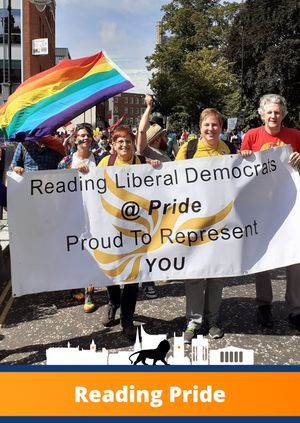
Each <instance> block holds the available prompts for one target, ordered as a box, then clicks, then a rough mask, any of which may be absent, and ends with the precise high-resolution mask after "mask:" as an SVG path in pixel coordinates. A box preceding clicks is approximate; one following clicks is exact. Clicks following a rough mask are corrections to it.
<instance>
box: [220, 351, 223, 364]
mask: <svg viewBox="0 0 300 423" xmlns="http://www.w3.org/2000/svg"><path fill="white" fill-rule="evenodd" d="M220 362H221V363H224V351H221V354H220Z"/></svg>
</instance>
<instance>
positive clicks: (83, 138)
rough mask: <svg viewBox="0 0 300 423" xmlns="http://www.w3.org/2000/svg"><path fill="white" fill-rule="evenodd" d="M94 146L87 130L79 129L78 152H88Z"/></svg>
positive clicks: (77, 135)
mask: <svg viewBox="0 0 300 423" xmlns="http://www.w3.org/2000/svg"><path fill="white" fill-rule="evenodd" d="M91 144H92V136H91V134H90V133H89V132H88V131H87V130H86V129H79V130H78V131H77V134H76V145H77V151H78V152H79V153H80V152H86V151H88V150H89V149H90V146H91Z"/></svg>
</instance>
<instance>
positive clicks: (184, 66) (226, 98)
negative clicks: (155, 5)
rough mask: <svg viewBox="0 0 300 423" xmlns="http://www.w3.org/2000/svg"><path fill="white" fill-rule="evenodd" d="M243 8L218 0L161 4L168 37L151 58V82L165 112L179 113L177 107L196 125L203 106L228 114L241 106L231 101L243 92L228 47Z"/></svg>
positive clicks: (159, 107) (160, 108)
mask: <svg viewBox="0 0 300 423" xmlns="http://www.w3.org/2000/svg"><path fill="white" fill-rule="evenodd" d="M239 7H240V5H239V4H238V3H224V4H223V3H221V2H220V0H173V1H171V2H170V3H169V4H168V5H166V6H163V10H164V12H165V14H164V17H163V21H162V25H163V28H164V31H165V32H166V34H167V35H168V38H167V40H166V42H165V43H164V44H163V45H158V46H157V47H156V49H155V51H154V53H153V54H152V55H151V56H150V57H148V58H147V61H148V69H149V70H152V78H151V80H150V82H149V85H150V87H151V89H152V91H153V93H154V95H155V99H156V104H157V107H158V109H159V111H160V112H161V113H162V114H164V115H165V116H166V115H171V114H173V116H174V113H175V116H176V112H177V110H178V108H179V109H180V110H182V111H184V112H185V114H187V115H188V116H189V120H190V125H193V124H197V123H198V120H199V113H200V111H201V110H202V109H203V108H205V107H217V108H219V109H220V111H223V110H226V111H227V112H228V113H229V114H230V115H232V114H233V113H235V112H236V111H237V110H238V107H237V106H236V105H235V104H233V102H234V100H233V99H236V98H238V95H239V94H238V93H239V84H238V79H237V78H236V76H235V75H234V74H233V73H232V70H231V67H232V64H231V62H230V61H229V60H228V59H227V58H225V56H224V50H225V47H226V46H227V39H228V36H229V33H230V32H229V25H230V23H231V22H232V21H233V19H234V17H235V16H236V14H237V12H238V10H239ZM229 105H231V106H232V107H233V108H232V110H229ZM182 126H183V125H182Z"/></svg>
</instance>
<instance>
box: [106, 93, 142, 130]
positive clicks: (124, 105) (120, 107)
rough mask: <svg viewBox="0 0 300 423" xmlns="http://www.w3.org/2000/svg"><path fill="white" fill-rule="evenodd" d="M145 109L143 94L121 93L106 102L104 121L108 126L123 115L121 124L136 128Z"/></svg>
mask: <svg viewBox="0 0 300 423" xmlns="http://www.w3.org/2000/svg"><path fill="white" fill-rule="evenodd" d="M145 109H146V106H145V94H137V93H129V92H125V93H121V94H119V95H116V96H115V97H112V98H110V99H109V100H108V101H107V102H106V119H107V121H108V124H109V126H110V125H113V124H114V123H116V122H117V121H118V120H119V119H120V118H121V117H122V116H123V115H125V116H124V119H123V121H122V124H123V125H130V126H132V127H136V126H138V124H139V122H140V120H141V116H142V114H143V113H144V111H145Z"/></svg>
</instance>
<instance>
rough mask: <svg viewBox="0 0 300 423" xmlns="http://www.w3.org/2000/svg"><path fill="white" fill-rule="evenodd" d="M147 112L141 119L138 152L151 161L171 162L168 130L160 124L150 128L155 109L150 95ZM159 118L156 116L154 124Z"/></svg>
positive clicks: (148, 96) (147, 100) (146, 101)
mask: <svg viewBox="0 0 300 423" xmlns="http://www.w3.org/2000/svg"><path fill="white" fill-rule="evenodd" d="M145 103H146V110H145V112H144V114H143V116H142V118H141V121H140V124H139V129H138V137H137V152H138V154H141V155H143V156H145V157H148V158H149V159H153V160H160V161H161V162H169V161H171V159H170V157H169V156H168V154H167V148H168V139H167V133H166V130H165V129H164V128H163V127H162V126H160V125H159V124H158V123H153V124H152V125H151V126H150V127H149V122H150V115H151V111H152V107H153V98H152V97H151V96H150V95H146V97H145ZM157 118H159V117H158V116H155V117H153V118H152V120H151V121H152V122H155V120H153V119H156V121H157Z"/></svg>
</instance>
